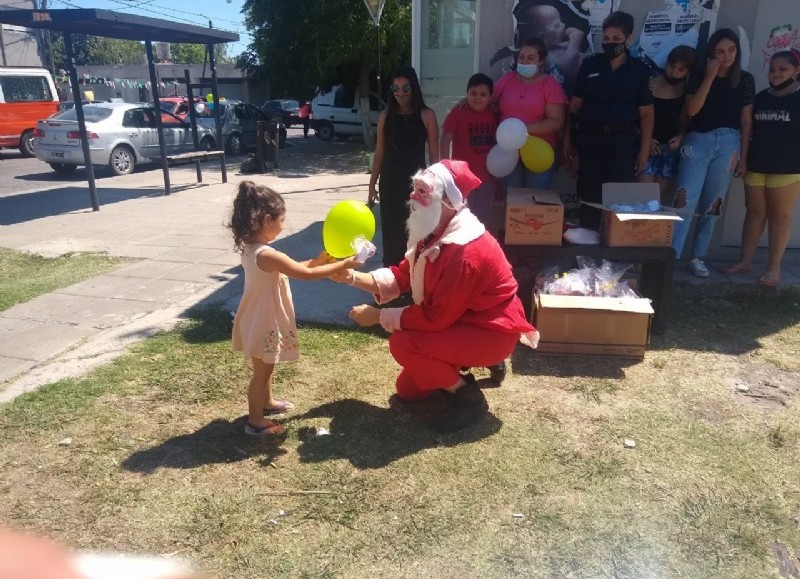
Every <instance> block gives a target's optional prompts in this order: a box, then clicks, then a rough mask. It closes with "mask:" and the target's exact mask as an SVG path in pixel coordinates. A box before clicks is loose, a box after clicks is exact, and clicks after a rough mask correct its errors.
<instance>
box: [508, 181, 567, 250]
mask: <svg viewBox="0 0 800 579" xmlns="http://www.w3.org/2000/svg"><path fill="white" fill-rule="evenodd" d="M563 232H564V204H563V202H562V201H561V197H559V195H558V193H556V192H555V191H549V190H545V189H523V188H520V187H509V188H508V195H507V196H506V238H505V242H506V245H561V235H562V234H563Z"/></svg>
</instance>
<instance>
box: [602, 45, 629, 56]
mask: <svg viewBox="0 0 800 579" xmlns="http://www.w3.org/2000/svg"><path fill="white" fill-rule="evenodd" d="M601 46H602V47H603V53H604V54H605V55H606V56H607V57H608V58H616V57H618V56H620V55H621V54H622V53H624V52H625V43H624V42H604V43H603V44H601Z"/></svg>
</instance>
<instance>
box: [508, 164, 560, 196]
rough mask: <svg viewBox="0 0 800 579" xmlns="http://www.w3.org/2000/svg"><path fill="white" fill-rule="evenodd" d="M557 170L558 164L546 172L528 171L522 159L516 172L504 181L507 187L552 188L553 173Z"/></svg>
mask: <svg viewBox="0 0 800 579" xmlns="http://www.w3.org/2000/svg"><path fill="white" fill-rule="evenodd" d="M555 172H556V164H555V163H553V166H552V167H550V168H549V169H548V170H547V171H545V172H544V173H534V172H533V171H528V169H527V168H526V167H525V165H523V164H522V161H518V162H517V167H516V168H515V169H514V172H513V173H511V174H510V175H509V176H508V177H506V178H505V179H504V180H503V182H504V183H505V185H506V187H527V188H528V189H550V182H551V181H552V180H553V174H554V173H555Z"/></svg>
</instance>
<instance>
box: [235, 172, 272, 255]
mask: <svg viewBox="0 0 800 579" xmlns="http://www.w3.org/2000/svg"><path fill="white" fill-rule="evenodd" d="M284 213H286V203H285V202H284V200H283V197H281V195H280V193H278V192H276V191H273V190H272V189H270V188H269V187H266V186H265V185H256V184H255V183H253V182H252V181H242V182H241V183H239V190H238V192H237V193H236V199H234V200H233V215H232V216H231V220H230V223H228V227H229V228H230V230H231V231H232V232H233V247H234V249H235V250H236V251H239V252H241V251H243V250H244V244H245V243H252V242H253V241H255V238H256V236H257V235H258V232H259V231H260V230H261V228H262V227H263V225H264V219H266V217H267V215H269V216H270V217H272V218H273V219H278V218H279V217H280V216H281V215H283V214H284Z"/></svg>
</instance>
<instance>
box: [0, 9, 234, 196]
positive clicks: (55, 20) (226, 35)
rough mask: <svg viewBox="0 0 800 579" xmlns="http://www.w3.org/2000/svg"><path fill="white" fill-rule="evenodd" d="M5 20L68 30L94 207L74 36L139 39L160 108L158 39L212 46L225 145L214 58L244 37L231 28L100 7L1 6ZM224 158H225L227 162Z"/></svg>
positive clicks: (219, 130)
mask: <svg viewBox="0 0 800 579" xmlns="http://www.w3.org/2000/svg"><path fill="white" fill-rule="evenodd" d="M0 24H12V25H16V26H24V27H25V28H39V29H44V30H54V31H56V32H62V33H63V34H64V47H65V49H66V56H67V69H68V70H67V72H68V74H69V82H70V87H71V89H72V95H73V99H74V102H75V109H76V113H77V117H78V125H79V127H80V134H81V146H82V148H83V156H84V161H85V163H86V174H87V177H88V181H89V194H90V197H91V203H92V209H93V210H94V211H99V210H100V204H99V202H98V199H97V187H96V185H95V179H94V168H93V167H92V164H91V157H90V154H89V139H88V137H87V134H86V120H85V117H84V114H83V104H82V100H83V99H82V97H81V91H80V84H79V80H78V73H77V71H76V69H75V54H74V50H73V45H72V35H73V34H90V35H93V36H104V37H107V38H119V39H123V40H139V41H143V42H144V44H145V51H146V53H147V65H148V69H149V71H150V85H151V87H152V93H153V104H154V105H155V108H156V110H157V111H158V110H160V108H161V105H160V102H159V94H158V78H157V77H156V68H155V63H154V61H153V42H180V43H187V44H203V45H205V46H206V47H207V49H208V58H209V67H210V70H211V84H212V94H213V95H214V117H215V122H214V124H215V129H216V144H217V147H218V148H219V147H222V122H221V119H220V117H219V109H220V107H219V90H218V87H217V71H216V64H215V59H214V46H215V45H217V44H223V43H226V42H234V41H237V40H239V35H238V34H236V33H234V32H228V31H225V30H216V29H214V28H211V23H209V28H204V27H202V26H194V25H190V24H179V23H176V22H171V21H169V20H162V19H160V18H150V17H147V16H137V15H134V14H125V13H122V12H114V11H111V10H100V9H95V8H64V9H54V10H19V9H12V10H0ZM155 116H156V123H157V128H158V147H159V153H160V158H161V169H162V171H163V173H164V189H165V191H166V193H169V192H170V180H169V162H168V159H167V155H166V150H165V146H164V127H163V125H162V122H161V115H155ZM223 162H224V161H223Z"/></svg>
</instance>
